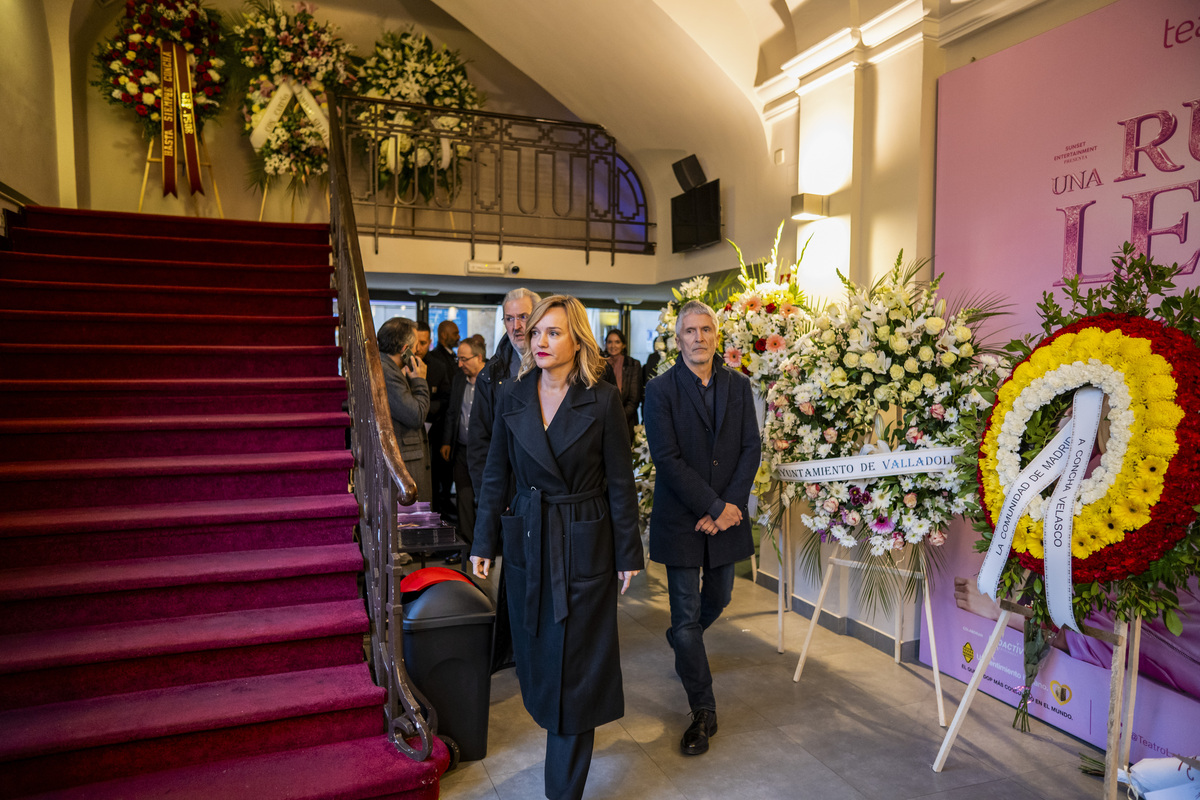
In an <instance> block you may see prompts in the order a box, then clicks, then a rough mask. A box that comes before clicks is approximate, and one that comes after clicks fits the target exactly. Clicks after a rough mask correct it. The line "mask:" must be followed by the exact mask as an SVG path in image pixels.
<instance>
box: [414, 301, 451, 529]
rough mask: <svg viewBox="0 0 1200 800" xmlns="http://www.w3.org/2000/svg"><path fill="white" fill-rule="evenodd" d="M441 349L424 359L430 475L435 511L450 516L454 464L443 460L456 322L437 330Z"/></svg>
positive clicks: (447, 321)
mask: <svg viewBox="0 0 1200 800" xmlns="http://www.w3.org/2000/svg"><path fill="white" fill-rule="evenodd" d="M437 335H438V340H437V346H436V347H433V348H432V349H430V350H429V354H428V355H427V356H422V358H424V359H425V363H426V364H427V365H428V366H429V374H428V375H427V379H428V381H429V414H428V416H427V417H426V421H427V422H428V423H429V451H430V455H432V456H433V460H432V463H431V464H430V473H431V475H432V478H433V510H434V511H436V512H438V513H439V514H449V513H450V512H451V511H452V510H453V509H452V508H451V506H450V485H451V484H452V483H454V475H453V470H452V469H451V466H450V463H449V462H448V461H446V460H445V459H443V458H442V445H443V444H446V442H445V441H443V440H442V427H443V426H444V425H445V424H446V411H447V407H448V403H447V398H448V397H449V396H450V384H451V382H452V381H453V380H454V376H455V375H456V374H457V373H458V352H457V348H458V326H457V325H455V324H454V322H453V321H452V320H448V319H446V320H442V322H441V324H440V325H438V329H437Z"/></svg>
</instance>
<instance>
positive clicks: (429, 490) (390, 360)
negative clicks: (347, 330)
mask: <svg viewBox="0 0 1200 800" xmlns="http://www.w3.org/2000/svg"><path fill="white" fill-rule="evenodd" d="M375 338H376V340H377V341H378V343H379V355H380V363H381V365H382V366H383V378H384V382H385V383H386V384H387V397H388V407H389V409H390V411H391V416H392V430H394V431H395V432H396V442H397V443H398V444H399V445H400V456H401V457H402V458H403V459H404V466H405V467H406V468H407V469H408V474H409V475H411V476H412V478H413V480H414V481H416V483H417V500H418V501H421V502H426V503H427V502H429V501H430V500H432V499H433V482H432V480H431V478H430V474H429V439H428V437H427V436H426V434H425V415H426V413H428V411H429V383H428V382H427V381H426V380H425V373H426V367H425V362H424V361H422V360H421V357H420V356H418V355H416V354H415V352H414V350H415V345H416V340H417V324H416V323H415V322H413V321H412V320H411V319H405V318H404V317H392V318H391V319H389V320H388V321H387V322H385V323H383V325H382V326H381V327H380V328H379V333H378V334H376V337H375Z"/></svg>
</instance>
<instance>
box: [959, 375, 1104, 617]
mask: <svg viewBox="0 0 1200 800" xmlns="http://www.w3.org/2000/svg"><path fill="white" fill-rule="evenodd" d="M1103 404H1104V391H1103V390H1102V389H1099V388H1097V387H1095V386H1083V387H1081V388H1079V389H1077V390H1076V391H1075V398H1074V403H1073V409H1074V410H1073V412H1072V416H1071V418H1070V419H1068V420H1066V422H1065V424H1064V425H1063V427H1062V429H1061V430H1060V431H1059V432H1058V434H1057V435H1056V436H1055V437H1054V438H1053V439H1051V440H1050V443H1049V444H1047V445H1046V446H1045V447H1044V448H1042V451H1041V452H1040V453H1038V454H1037V455H1036V456H1034V458H1033V460H1032V461H1031V462H1029V466H1027V467H1025V469H1023V470H1022V471H1021V473H1020V474H1019V475H1018V476H1017V478H1016V480H1015V481H1013V482H1012V484H1010V485H1009V487H1008V491H1007V492H1006V493H1005V498H1004V506H1003V507H1002V508H1001V509H1000V513H999V514H998V515H997V516H996V530H995V533H993V534H992V541H991V546H990V547H989V548H988V551H987V555H986V556H985V557H984V560H983V567H982V568H981V569H980V571H979V591H981V592H982V593H984V594H986V595H988V596H990V597H991V598H992V599H994V600H998V599H999V596H998V592H999V588H1000V575H1001V572H1003V570H1004V564H1005V562H1006V561H1008V555H1009V553H1010V551H1011V550H1012V539H1013V533H1014V532H1015V531H1016V529H1017V523H1018V522H1019V521H1020V519H1021V515H1022V514H1024V513H1025V509H1026V507H1027V506H1028V505H1029V504H1030V503H1031V502H1032V501H1033V498H1035V497H1037V496H1038V495H1040V494H1041V493H1042V492H1043V491H1044V490H1045V489H1047V488H1049V487H1050V486H1054V485H1055V481H1057V482H1058V484H1057V486H1055V489H1054V493H1053V494H1052V495H1051V496H1050V502H1049V503H1047V505H1046V516H1045V519H1044V521H1043V524H1042V546H1043V548H1044V550H1045V558H1044V561H1045V565H1046V574H1045V578H1046V602H1047V604H1048V606H1049V609H1050V620H1051V621H1052V622H1053V623H1054V624H1055V625H1056V626H1058V627H1060V628H1061V627H1063V626H1064V625H1065V626H1068V627H1070V628H1074V629H1075V630H1076V631H1079V624H1078V623H1077V622H1076V621H1075V610H1074V606H1073V605H1072V596H1073V589H1072V587H1073V584H1072V581H1071V534H1072V531H1073V529H1074V520H1075V501H1076V499H1077V498H1078V497H1079V489H1080V484H1082V483H1083V477H1084V475H1085V474H1086V472H1087V467H1088V462H1089V461H1090V460H1091V455H1092V448H1093V447H1094V446H1095V443H1096V434H1097V433H1098V432H1099V429H1100V418H1101V411H1102V407H1103ZM1081 632H1082V631H1081Z"/></svg>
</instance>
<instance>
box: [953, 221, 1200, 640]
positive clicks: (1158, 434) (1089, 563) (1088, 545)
mask: <svg viewBox="0 0 1200 800" xmlns="http://www.w3.org/2000/svg"><path fill="white" fill-rule="evenodd" d="M1113 264H1114V267H1115V270H1114V272H1113V278H1112V281H1111V283H1109V284H1106V285H1104V286H1101V287H1099V288H1093V289H1089V290H1087V291H1086V293H1085V292H1083V291H1081V290H1080V288H1079V282H1078V280H1073V281H1069V282H1068V283H1067V287H1066V297H1067V300H1069V301H1070V307H1069V308H1068V309H1064V308H1063V307H1061V306H1060V305H1059V304H1058V302H1057V301H1056V300H1055V299H1054V298H1053V297H1052V295H1050V294H1049V293H1046V294H1045V295H1044V296H1043V301H1042V302H1041V303H1040V304H1039V305H1038V309H1039V312H1040V314H1041V316H1042V319H1043V325H1042V327H1043V333H1044V336H1043V337H1042V338H1041V339H1040V340H1039V339H1037V338H1035V337H1029V336H1027V337H1025V338H1024V339H1021V340H1017V341H1014V342H1011V343H1010V344H1009V345H1008V349H1009V350H1010V351H1011V352H1013V353H1014V354H1015V355H1016V357H1017V358H1018V359H1019V361H1018V363H1017V364H1016V366H1015V367H1014V369H1013V371H1012V375H1011V377H1009V378H1008V380H1006V381H1005V382H1004V383H1003V384H1002V385H1001V386H1000V387H999V391H998V394H997V397H996V401H995V406H994V408H993V409H992V412H991V415H990V417H989V418H988V419H987V423H986V426H985V427H984V428H983V429H982V431H981V435H980V438H979V471H978V480H979V493H980V499H981V501H982V507H983V511H984V514H983V519H982V520H981V521H980V522H981V523H982V524H981V526H980V529H981V533H982V538H981V540H980V541H979V542H978V544H977V546H978V549H979V550H980V551H981V552H982V551H987V550H988V549H989V548H990V546H991V544H992V536H993V531H994V527H995V525H996V522H997V514H998V512H999V510H1000V509H1001V507H1002V506H1004V504H1005V501H1006V494H1007V493H1008V492H1009V490H1010V489H1011V488H1012V486H1013V483H1014V481H1015V479H1016V476H1017V474H1018V473H1019V472H1020V471H1021V470H1023V469H1024V468H1026V467H1027V465H1028V464H1030V463H1031V461H1032V460H1033V459H1034V458H1035V456H1036V455H1038V454H1039V453H1040V452H1041V451H1042V450H1043V448H1045V447H1046V445H1047V443H1049V442H1050V440H1051V439H1052V438H1054V436H1055V435H1056V433H1057V431H1058V427H1059V425H1060V424H1061V422H1062V420H1063V418H1064V415H1065V414H1066V412H1067V410H1068V409H1069V408H1070V407H1071V399H1072V398H1071V395H1072V394H1073V392H1074V390H1075V389H1076V388H1078V387H1081V386H1088V385H1091V386H1096V387H1099V388H1100V389H1102V390H1103V392H1104V395H1105V397H1106V401H1107V402H1106V410H1104V411H1102V412H1101V413H1102V416H1103V417H1104V418H1105V419H1106V420H1107V424H1108V435H1107V440H1105V437H1104V436H1103V434H1102V435H1101V436H1100V442H1099V443H1100V445H1101V450H1102V454H1101V456H1100V458H1099V461H1098V463H1096V464H1095V465H1094V466H1093V467H1092V469H1091V471H1090V474H1087V475H1086V477H1085V478H1084V479H1083V481H1082V483H1080V485H1079V495H1078V498H1077V500H1076V502H1075V505H1074V508H1072V509H1070V511H1071V512H1072V514H1073V528H1072V530H1071V541H1070V553H1071V568H1070V572H1069V577H1070V580H1071V582H1072V583H1073V589H1072V605H1073V607H1074V614H1075V617H1076V619H1078V620H1082V619H1084V618H1085V617H1086V616H1087V615H1088V614H1089V613H1090V612H1091V611H1093V610H1106V611H1109V612H1111V613H1113V614H1114V615H1115V616H1117V617H1118V618H1121V619H1126V620H1129V619H1132V618H1133V617H1135V616H1139V615H1140V616H1142V617H1151V618H1153V617H1159V616H1161V617H1162V618H1163V621H1164V623H1165V624H1166V626H1167V627H1168V629H1170V630H1172V631H1173V632H1175V633H1177V634H1178V633H1179V632H1180V631H1181V630H1182V626H1181V623H1180V621H1179V618H1178V615H1177V614H1176V612H1175V609H1176V608H1177V607H1178V600H1177V597H1176V590H1177V589H1178V588H1179V587H1181V586H1183V585H1185V584H1186V583H1187V581H1188V579H1189V578H1191V577H1192V576H1194V575H1196V574H1197V572H1198V571H1200V523H1198V522H1197V512H1200V393H1197V391H1196V389H1197V387H1198V386H1200V347H1198V346H1197V343H1198V342H1200V293H1198V292H1197V291H1196V290H1195V289H1188V290H1187V291H1185V292H1183V293H1182V294H1181V295H1178V296H1168V295H1167V293H1168V292H1169V291H1171V290H1172V289H1174V288H1175V287H1174V284H1173V282H1172V278H1173V276H1174V275H1175V274H1176V273H1177V272H1178V267H1177V266H1171V267H1168V266H1164V265H1159V264H1155V263H1154V262H1153V261H1152V260H1151V259H1149V258H1147V257H1146V256H1144V255H1135V254H1134V251H1133V247H1132V245H1129V244H1126V245H1125V247H1124V248H1123V250H1122V252H1121V253H1120V254H1119V255H1118V256H1117V257H1116V258H1114V260H1113ZM1052 489H1053V487H1051V490H1052ZM1047 506H1048V503H1047V500H1046V497H1045V496H1043V495H1039V496H1036V497H1034V498H1033V500H1032V502H1030V503H1029V505H1028V506H1027V507H1026V508H1025V511H1024V513H1023V514H1022V516H1021V517H1020V519H1019V521H1018V522H1017V524H1016V529H1015V532H1014V535H1013V537H1012V542H1011V548H1012V549H1011V556H1010V558H1009V559H1008V561H1007V563H1006V564H1005V565H1004V569H1003V572H1002V573H1001V577H1000V589H999V591H1000V593H1001V596H1003V595H1006V594H1007V595H1021V596H1022V597H1025V598H1027V599H1030V600H1031V602H1032V607H1033V611H1034V617H1033V621H1034V622H1035V623H1038V624H1041V625H1043V626H1046V625H1048V624H1049V614H1048V610H1047V604H1046V597H1045V592H1044V591H1043V577H1042V576H1043V574H1044V572H1045V568H1044V565H1043V562H1042V558H1043V548H1044V546H1043V532H1044V531H1043V528H1044V527H1045V523H1046V521H1047V518H1048V509H1047ZM1026 589H1032V590H1033V591H1025V590H1026Z"/></svg>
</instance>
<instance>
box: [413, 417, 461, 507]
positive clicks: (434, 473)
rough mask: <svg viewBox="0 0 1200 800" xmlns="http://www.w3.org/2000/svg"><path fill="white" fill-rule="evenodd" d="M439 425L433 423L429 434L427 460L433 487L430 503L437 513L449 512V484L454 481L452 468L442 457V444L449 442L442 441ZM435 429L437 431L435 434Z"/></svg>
mask: <svg viewBox="0 0 1200 800" xmlns="http://www.w3.org/2000/svg"><path fill="white" fill-rule="evenodd" d="M441 427H442V425H441V422H436V423H434V426H433V428H431V429H430V434H429V454H430V456H431V458H430V460H429V468H430V469H429V472H430V476H429V477H430V483H431V484H432V489H433V492H432V494H433V497H432V498H431V504H432V508H433V510H434V511H436V512H438V513H439V514H449V513H450V511H451V510H452V509H451V507H450V485H451V484H452V483H453V482H454V469H453V466H452V465H451V464H450V462H449V461H446V460H445V459H443V458H442V453H441V450H442V445H443V444H449V443H448V442H443V441H442V435H441V433H440V430H441ZM435 430H436V431H439V432H438V433H436V434H435V433H434V431H435ZM421 499H422V500H423V499H425V498H421Z"/></svg>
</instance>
